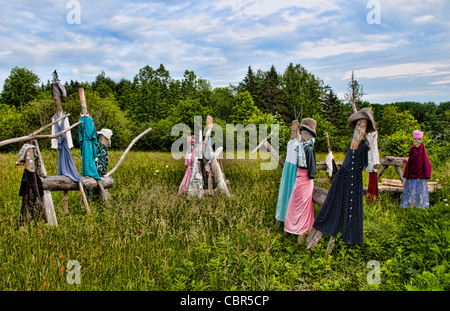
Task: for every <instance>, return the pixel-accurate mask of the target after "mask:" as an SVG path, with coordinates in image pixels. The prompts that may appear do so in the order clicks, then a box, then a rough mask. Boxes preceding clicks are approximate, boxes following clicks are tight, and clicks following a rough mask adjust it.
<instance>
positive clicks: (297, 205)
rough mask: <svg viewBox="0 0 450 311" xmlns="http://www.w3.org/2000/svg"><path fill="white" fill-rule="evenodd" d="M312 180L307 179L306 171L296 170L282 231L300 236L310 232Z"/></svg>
mask: <svg viewBox="0 0 450 311" xmlns="http://www.w3.org/2000/svg"><path fill="white" fill-rule="evenodd" d="M313 191H314V180H313V179H309V178H308V170H307V169H303V168H298V169H297V177H296V180H295V185H294V188H293V189H292V194H291V197H290V198H289V203H288V208H287V211H286V219H285V222H284V231H286V232H288V233H292V234H296V235H302V234H305V233H307V232H308V231H310V230H311V228H312V226H313V223H314V207H313V200H312V196H313Z"/></svg>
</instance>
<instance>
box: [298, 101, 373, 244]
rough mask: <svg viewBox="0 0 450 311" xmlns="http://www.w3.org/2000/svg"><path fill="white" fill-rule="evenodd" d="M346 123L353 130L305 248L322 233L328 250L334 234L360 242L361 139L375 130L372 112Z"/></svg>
mask: <svg viewBox="0 0 450 311" xmlns="http://www.w3.org/2000/svg"><path fill="white" fill-rule="evenodd" d="M348 124H349V126H350V127H351V128H353V129H354V134H353V139H352V142H351V144H350V146H349V148H348V151H347V154H346V156H345V159H344V161H343V163H342V165H341V167H340V169H339V170H338V172H337V174H336V176H335V177H334V179H333V182H332V184H331V186H330V189H329V191H328V195H327V198H326V199H325V202H324V204H323V206H322V208H321V209H320V210H319V212H318V213H317V216H316V218H315V221H314V224H313V229H312V230H311V233H310V234H309V236H308V239H307V241H306V245H307V247H308V248H311V247H314V246H315V245H316V244H317V243H318V241H319V240H320V238H321V236H322V233H327V234H328V235H330V236H331V239H330V244H331V242H332V245H333V246H332V247H334V238H335V237H336V236H337V234H338V233H341V234H342V241H343V243H344V244H361V243H363V197H364V190H363V178H362V171H363V170H364V169H365V168H366V167H367V165H368V161H369V159H368V151H369V144H368V142H367V141H366V140H365V139H364V137H365V134H366V133H372V132H375V131H376V128H375V121H374V119H373V116H372V110H371V109H370V108H363V109H361V110H359V111H357V112H355V113H354V114H352V115H351V116H350V118H349V119H348ZM331 250H332V248H331ZM330 252H331V251H330Z"/></svg>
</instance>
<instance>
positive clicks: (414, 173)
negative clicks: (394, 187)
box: [400, 130, 431, 208]
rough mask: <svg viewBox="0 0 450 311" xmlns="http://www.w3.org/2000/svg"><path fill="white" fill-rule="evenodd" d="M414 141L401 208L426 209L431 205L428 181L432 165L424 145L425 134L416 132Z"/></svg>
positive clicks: (407, 163) (405, 173) (406, 168)
mask: <svg viewBox="0 0 450 311" xmlns="http://www.w3.org/2000/svg"><path fill="white" fill-rule="evenodd" d="M413 139H414V144H413V145H412V146H411V149H410V151H409V157H408V162H406V166H405V171H404V173H403V177H404V178H405V185H404V190H403V194H402V201H401V205H400V206H401V207H413V206H416V207H419V208H425V207H429V205H430V202H429V192H428V185H427V179H430V178H431V163H430V160H429V159H428V154H427V150H426V149H425V146H424V144H423V143H422V139H423V132H421V131H419V130H416V131H414V132H413Z"/></svg>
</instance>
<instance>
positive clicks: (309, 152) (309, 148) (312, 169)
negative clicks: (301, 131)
mask: <svg viewBox="0 0 450 311" xmlns="http://www.w3.org/2000/svg"><path fill="white" fill-rule="evenodd" d="M305 156H306V164H307V168H308V178H309V179H314V176H316V152H315V150H314V146H313V145H309V144H308V145H306V146H305Z"/></svg>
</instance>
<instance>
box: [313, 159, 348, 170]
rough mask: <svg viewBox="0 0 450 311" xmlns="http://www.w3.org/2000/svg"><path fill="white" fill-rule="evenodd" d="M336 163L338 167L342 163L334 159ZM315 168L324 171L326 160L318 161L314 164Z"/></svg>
mask: <svg viewBox="0 0 450 311" xmlns="http://www.w3.org/2000/svg"><path fill="white" fill-rule="evenodd" d="M335 163H336V165H337V166H338V167H339V166H341V165H342V161H335ZM316 169H317V170H322V171H326V169H327V162H326V161H320V162H318V163H317V164H316Z"/></svg>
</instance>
